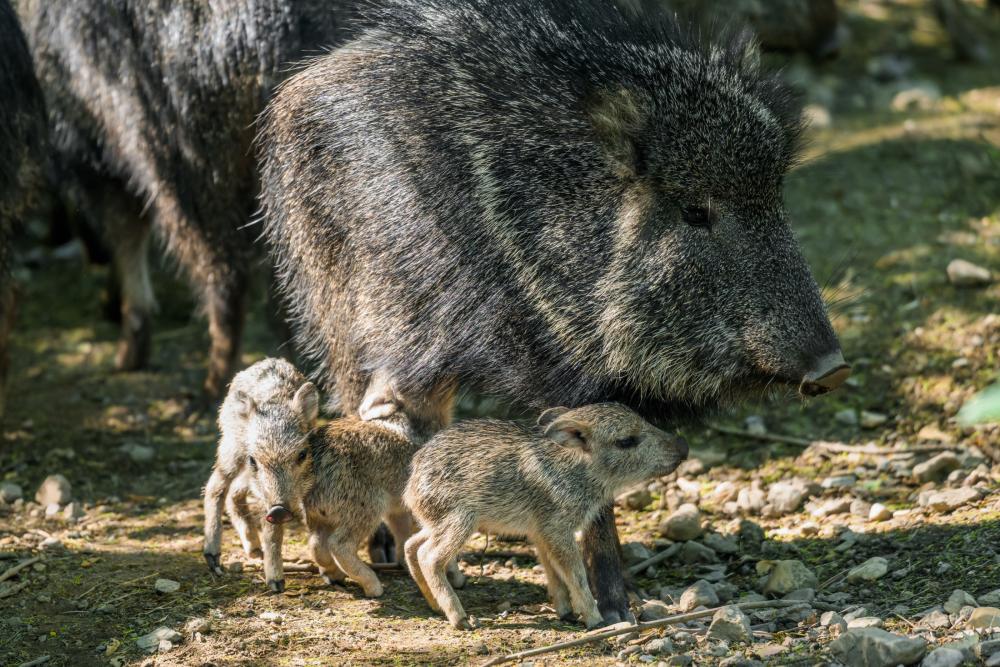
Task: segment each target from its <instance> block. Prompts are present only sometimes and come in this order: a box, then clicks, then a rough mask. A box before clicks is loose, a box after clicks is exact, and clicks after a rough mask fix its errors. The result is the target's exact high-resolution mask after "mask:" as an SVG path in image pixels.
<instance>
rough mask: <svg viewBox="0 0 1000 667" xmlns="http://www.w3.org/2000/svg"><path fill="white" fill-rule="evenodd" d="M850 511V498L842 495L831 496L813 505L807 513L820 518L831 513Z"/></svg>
mask: <svg viewBox="0 0 1000 667" xmlns="http://www.w3.org/2000/svg"><path fill="white" fill-rule="evenodd" d="M850 511H851V498H850V497H844V498H831V499H830V500H827V501H826V502H823V503H821V504H819V505H817V506H815V507H813V508H812V510H811V511H810V512H809V513H810V514H811V515H813V516H814V517H816V518H817V519H822V518H823V517H827V516H830V515H832V514H845V513H847V512H850Z"/></svg>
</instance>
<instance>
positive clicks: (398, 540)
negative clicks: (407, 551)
mask: <svg viewBox="0 0 1000 667" xmlns="http://www.w3.org/2000/svg"><path fill="white" fill-rule="evenodd" d="M385 521H386V524H388V527H389V532H390V533H391V534H392V540H393V542H394V544H395V549H394V551H395V552H396V563H398V564H399V565H405V564H406V556H405V555H404V553H403V552H404V549H403V545H404V544H406V541H407V540H408V539H410V535H412V534H413V517H412V516H410V513H409V511H407V510H406V509H405V508H402V507H400V508H398V509H396V510H394V511H392V512H389V513H388V514H387V515H386V517H385ZM380 528H381V526H380Z"/></svg>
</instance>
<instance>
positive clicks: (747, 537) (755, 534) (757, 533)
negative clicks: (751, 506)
mask: <svg viewBox="0 0 1000 667" xmlns="http://www.w3.org/2000/svg"><path fill="white" fill-rule="evenodd" d="M738 535H739V540H740V543H741V544H742V545H743V546H744V547H747V548H750V549H759V548H760V545H761V544H763V543H764V529H763V528H761V527H760V526H759V525H758V524H756V523H754V522H753V521H750V520H749V519H743V520H742V521H740V529H739V533H738Z"/></svg>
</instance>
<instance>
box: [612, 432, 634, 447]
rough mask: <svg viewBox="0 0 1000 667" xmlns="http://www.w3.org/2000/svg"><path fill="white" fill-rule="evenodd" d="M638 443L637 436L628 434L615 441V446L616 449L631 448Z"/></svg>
mask: <svg viewBox="0 0 1000 667" xmlns="http://www.w3.org/2000/svg"><path fill="white" fill-rule="evenodd" d="M638 444H639V438H637V437H635V436H634V435H630V436H628V437H627V438H621V439H619V440H616V441H615V447H617V448H618V449H632V448H633V447H636V446H637V445H638Z"/></svg>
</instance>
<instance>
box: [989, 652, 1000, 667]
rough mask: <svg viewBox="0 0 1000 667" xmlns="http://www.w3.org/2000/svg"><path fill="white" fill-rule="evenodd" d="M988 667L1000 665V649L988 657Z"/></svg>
mask: <svg viewBox="0 0 1000 667" xmlns="http://www.w3.org/2000/svg"><path fill="white" fill-rule="evenodd" d="M986 667H1000V651H997V652H996V653H994V654H993V655H991V656H990V657H989V658H987V659H986Z"/></svg>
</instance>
